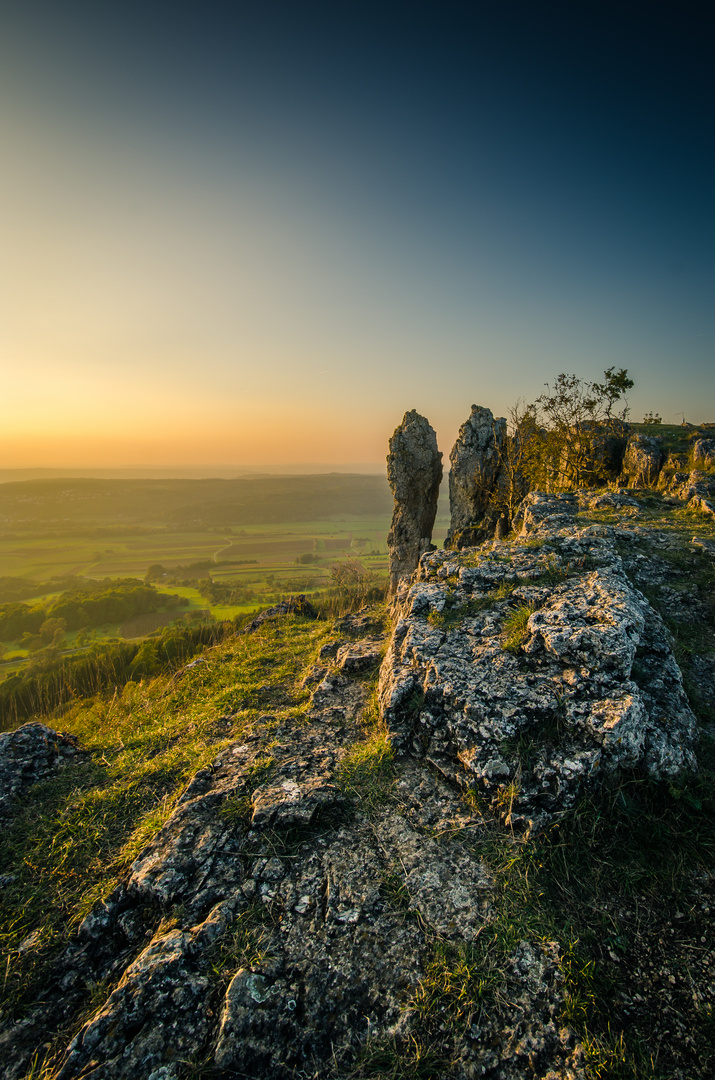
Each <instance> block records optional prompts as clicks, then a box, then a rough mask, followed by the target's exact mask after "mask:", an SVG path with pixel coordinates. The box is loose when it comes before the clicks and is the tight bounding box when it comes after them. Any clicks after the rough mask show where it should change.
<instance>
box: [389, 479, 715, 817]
mask: <svg viewBox="0 0 715 1080" xmlns="http://www.w3.org/2000/svg"><path fill="white" fill-rule="evenodd" d="M577 505H578V504H577V500H576V498H575V497H574V496H571V495H546V494H544V493H543V492H531V494H530V495H529V496H528V497H527V499H526V500H525V506H524V510H523V514H522V531H521V536H520V537H519V538H518V539H517V540H516V541H514V542H513V543H509V544H500V543H498V542H495V543H494V544H493V546H492V548H491V550H488V551H487V550H485V548H484V547H483V548H482V549H480V550H479V551H478V552H475V551H469V552H465V553H462V552H454V551H439V552H433V553H431V554H429V555H426V556H425V557H424V558H423V559H422V562H421V563H420V569H419V571H418V574H417V579H416V580H415V581H414V583H413V584H412V585H411V586H410V587H409V588H408V587H406V586H405V587H403V588H402V589H401V591H400V592H399V593H398V596H397V598H396V603H395V615H396V626H395V629H394V632H393V636H392V640H391V642H390V646H389V649H388V652H387V655H386V658H385V660H384V662H383V665H382V669H381V673H380V686H379V699H380V709H381V714H382V717H383V719H384V721H385V723H386V725H387V727H388V730H389V732H390V738H391V741H392V744H393V746H394V747H395V749H397V750H401V751H403V752H408V753H410V754H412V755H414V756H415V757H417V758H419V759H425V758H426V759H427V761H429V762H431V763H432V765H433V766H434V767H435V768H437V769H438V770H439V771H440V772H442V773H443V775H445V776H450V777H451V778H452V779H453V780H454V781H456V783H458V784H459V785H460V786H461V787H462V788H464V789H466V790H469V791H473V792H474V793H476V794H478V795H479V796H481V797H482V798H483V799H485V800H486V802H487V803H489V805H490V806H491V807H492V810H493V811H494V812H495V813H496V814H497V816H498V817H500V818H501V819H502V820H503V821H504V822H505V824H508V825H511V826H512V827H514V828H521V829H524V830H537V829H541V828H544V827H546V826H547V825H549V824H550V823H551V822H552V821H553V820H555V819H556V818H558V817H559V816H560V815H561V814H563V812H564V811H565V810H568V809H569V808H570V807H572V806H573V805H574V804H575V802H576V800H577V798H578V797H579V796H580V795H581V794H582V793H583V791H584V790H585V789H586V788H587V787H588V786H589V785H592V784H595V783H597V782H598V779H599V778H600V777H601V776H607V775H609V774H610V775H614V774H618V773H620V772H623V771H627V770H630V769H633V768H638V769H642V770H644V771H645V772H646V773H648V774H649V775H651V776H653V777H656V778H665V779H672V778H674V777H676V776H677V775H678V774H679V773H681V772H688V771H692V770H694V769H695V767H696V761H695V755H694V747H695V743H696V738H697V724H696V719H695V716H694V714H693V713H692V711H691V709H690V706H689V704H688V701H687V698H686V695H685V692H684V688H683V680H682V675H681V672H680V669H679V667H678V665H677V663H676V660H675V657H674V654H673V647H672V639H671V637H670V635H669V633H668V631H667V629H666V627H665V626H664V624H663V621H662V619H661V618H660V616H659V615H658V614H657V613H656V611H655V610H654V609H653V608H652V607H651V606H650V604H649V603H648V601H647V600H646V599H645V597H644V596H643V595H642V594H641V593H640V592H638V590H637V589H635V588H634V587H633V586H632V585H631V584H630V582H629V580H628V578H627V576H626V574H625V571H624V568H623V564H622V560H621V557H620V555H619V554H618V551H617V548H616V533H615V531H614V529H613V528H612V527H610V526H601V525H591V526H588V527H586V528H581V527H580V526H579V523H578V520H577V518H576V517H575V511H576V509H577Z"/></svg>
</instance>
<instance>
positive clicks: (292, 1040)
mask: <svg viewBox="0 0 715 1080" xmlns="http://www.w3.org/2000/svg"><path fill="white" fill-rule="evenodd" d="M360 626H363V627H365V628H368V627H369V629H370V630H372V631H373V632H374V630H375V629H377V627H378V626H379V620H376V619H374V618H371V617H370V613H369V612H361V613H358V615H357V616H351V617H348V622H347V623H346V624H345V629H346V630H350V631H352V632H353V633H355V632H356V628H358V627H360ZM375 644H376V642H375V641H374V640H370V639H369V638H368V639H364V640H362V641H360V640H358V641H355V640H354V639H353V640H352V641H347V642H346V641H345V640H344V639H342V640H341V639H340V637H338V639H337V641H335V642H333V656H332V658H327V665H328V666H327V669H326V670H327V674H326V675H325V677H324V678H323V679H322V681H321V682H319V683H318V684H317V685H316V688H315V691H314V693H313V697H312V704H311V707H310V710H309V713H308V716H307V717H305V718H297V719H296V720H295V722H290V721H286V722H284V723H282V724H281V725H279V726H276V725H275V723H271V720H272V718H271V717H268V716H266V717H263V718H261V722H259V729H258V730H257V731H256V732H255V733H254V734H252V735H250V736H249V737H248V738H247V739H245V740H244V741H243V742H241V743H237V744H233V745H231V746H229V747H227V748H226V749H225V750H223V751H222V752H221V753H220V754H219V755H218V756H217V758H216V759H215V761H214V763H213V765H212V766H211V767H210V768H206V769H202V770H200V771H199V772H198V773H196V775H195V776H194V778H193V779H192V781H191V782H190V784H189V785H188V786H187V788H186V790H185V791H184V793H183V795H182V797H181V798H180V800H179V802H178V804H177V806H176V808H175V810H174V812H173V813H172V815H171V816H170V818H169V819H168V820H167V822H166V824H165V825H164V827H163V828H162V829H161V830H160V831H159V833H158V834H157V836H156V837H155V838H154V839H153V840H152V841H151V842H150V843H149V844H148V845H147V846H146V848H145V849H144V851H143V852H141V854H140V855H139V856H138V858H137V859H136V860H135V862H134V864H133V865H132V867H131V870H130V872H129V874H128V875H127V877H126V878H125V880H124V881H123V882H122V883H121V884H120V886H119V887H118V888H117V889H116V890H115V891H114V893H113V894H112V895H110V896H109V897H107V899H106V900H105V901H103V902H102V903H99V904H97V905H96V906H95V908H94V909H93V911H92V912H91V913H90V915H89V916H88V917H87V918H86V919H85V920H84V922H83V924H82V925H81V927H80V930H79V933H78V936H77V939H76V941H75V942H74V943H73V944H72V945H71V946H70V948H69V949H68V951H67V952H66V954H65V955H64V956H63V957H62V961H61V964H60V965H59V967H58V972H57V981H56V983H51V984H50V985H48V986H47V987H46V991H45V993H44V995H43V996H44V1000H43V1002H42V1003H41V1004H38V1006H37V1008H36V1010H34V1011H30V1013H29V1014H28V1015H27V1016H25V1018H24V1019H23V1020H22V1021H20V1022H19V1023H16V1024H14V1025H7V1024H6V1025H5V1026H4V1028H2V1029H0V1060H1V1061H2V1064H0V1076H2V1077H3V1080H19V1078H20V1077H23V1076H24V1075H25V1074H26V1072H27V1070H28V1068H29V1067H30V1063H31V1061H32V1059H33V1057H34V1055H35V1053H36V1051H37V1050H38V1048H39V1049H40V1057H42V1054H43V1053H44V1047H45V1046H46V1045H47V1044H48V1042H49V1040H52V1039H53V1038H54V1039H55V1040H56V1041H55V1045H60V1046H61V1039H60V1035H59V1033H60V1032H61V1031H62V1029H63V1028H65V1027H66V1026H67V1019H68V1017H71V1016H73V1015H75V1013H76V1011H77V1009H78V1008H80V1007H81V1006H82V1003H83V1002H85V1001H86V998H87V995H88V994H89V993H90V991H91V989H92V988H93V987H96V986H97V984H98V983H100V982H104V983H105V984H106V986H107V991H106V999H105V1000H104V1002H103V1003H102V1002H100V1003H99V1004H98V1005H97V1006H95V1009H94V1012H93V1013H92V1014H90V1016H89V1018H88V1019H87V1020H86V1022H85V1023H84V1024H83V1026H82V1027H81V1028H80V1030H78V1031H77V1032H76V1034H75V1035H74V1037H73V1038H72V1039H71V1041H70V1042H69V1044H68V1045H67V1046H66V1047H65V1048H64V1049H60V1050H59V1052H58V1053H55V1054H54V1059H53V1066H54V1067H53V1075H55V1076H56V1077H57V1078H58V1080H80V1078H87V1080H88V1078H90V1077H92V1078H97V1080H99V1078H102V1080H109V1078H110V1077H111V1078H112V1080H114V1078H115V1077H116V1078H120V1080H124V1078H126V1080H129V1078H136V1077H146V1078H153V1080H179V1078H183V1077H185V1076H186V1075H188V1074H187V1072H186V1069H187V1067H188V1066H187V1063H189V1062H190V1063H194V1065H193V1066H192V1067H195V1065H196V1063H202V1064H201V1067H202V1068H208V1069H209V1070H210V1071H211V1074H212V1075H215V1076H217V1077H227V1078H228V1077H231V1076H235V1075H250V1076H256V1077H262V1078H263V1077H265V1078H268V1080H271V1078H276V1080H279V1078H280V1080H288V1078H289V1077H295V1076H296V1075H301V1074H302V1075H309V1076H312V1077H315V1078H325V1080H328V1078H335V1077H338V1076H341V1075H343V1074H344V1072H345V1071H346V1069H347V1068H349V1066H350V1063H351V1062H352V1061H354V1058H355V1055H356V1054H357V1053H359V1052H360V1050H361V1049H364V1048H365V1047H366V1046H367V1045H368V1043H370V1042H374V1041H375V1040H380V1039H387V1040H396V1041H397V1042H400V1041H402V1042H405V1043H406V1044H407V1045H409V1040H410V1039H411V1037H412V1033H413V1032H418V1029H419V1023H420V1020H419V1013H418V1011H416V1010H414V1009H413V1008H412V1006H411V1002H412V1000H413V998H414V995H415V993H416V992H417V990H418V987H419V983H420V980H421V979H422V978H423V977H424V975H425V964H426V962H428V961H429V958H430V957H431V955H432V948H433V941H434V940H435V937H437V938H438V939H439V940H440V941H441V942H443V943H447V942H451V943H453V945H454V946H455V947H456V946H458V945H459V944H460V943H462V944H463V945H464V946H465V947H467V946H469V945H471V944H472V943H474V942H476V940H477V939H478V936H479V933H480V931H481V929H482V928H483V927H484V926H486V925H488V923H489V920H490V918H491V915H492V904H491V897H492V893H493V886H494V883H493V880H492V876H491V874H490V872H489V871H488V870H487V868H486V866H485V864H484V863H483V862H482V860H481V859H480V857H479V855H478V853H477V842H478V841H479V838H480V837H481V836H483V835H484V830H485V827H486V826H485V822H484V820H483V818H482V817H481V815H479V814H475V813H474V812H473V811H472V810H471V809H470V808H469V806H468V805H467V804H466V803H465V802H464V800H463V798H462V797H461V796H460V794H459V790H458V788H457V787H455V786H454V785H453V784H452V783H450V782H448V781H447V780H445V779H444V778H443V777H442V776H441V775H440V773H439V772H438V771H434V770H433V769H432V768H430V767H425V763H424V762H423V761H416V760H414V759H413V758H411V757H409V756H408V757H405V758H404V759H403V760H401V761H399V762H397V763H396V776H395V782H394V786H393V788H392V794H391V795H390V797H389V799H388V801H387V802H386V803H385V804H384V805H383V808H382V811H381V813H380V814H379V815H377V816H374V815H373V816H370V815H365V814H364V813H362V812H361V810H360V805H359V803H358V804H357V805H356V804H355V803H354V800H352V798H351V796H350V795H349V794H347V793H346V791H345V790H344V789H343V788H342V787H341V784H340V780H339V777H340V772H339V767H340V762H341V760H342V759H343V757H344V754H345V751H346V747H348V746H349V745H350V744H351V743H354V742H355V740H356V739H357V740H360V738H361V737H362V736H361V731H360V727H359V724H358V719H359V716H360V714H361V710H362V709H363V708H364V706H365V702H366V693H367V685H366V684H365V682H364V681H363V680H362V677H361V675H358V676H357V677H356V678H352V679H351V678H349V677H347V676H346V675H345V673H344V672H341V671H340V670H339V667H338V663H339V661H338V659H337V658H338V657H339V656H340V655H341V651H342V650H345V649H346V648H349V649H353V650H354V649H356V648H357V647H358V646H362V647H364V650H365V652H366V653H371V650H373V649H374V647H375ZM342 655H343V656H344V655H346V654H345V653H342ZM261 723H262V724H263V726H264V727H269V728H270V746H269V747H267V746H266V743H267V741H268V738H267V736H266V735H263V734H261V726H260V725H261ZM507 983H508V985H507V989H508V994H509V1000H508V1002H506V1003H504V1004H502V1005H501V1006H499V1007H498V1008H497V1007H495V1008H494V1009H493V1010H491V1011H490V1013H489V1015H486V1014H485V1013H483V1012H480V1013H479V1014H477V1013H475V1014H474V1016H473V1019H472V1021H470V1022H469V1023H468V1024H467V1027H466V1029H465V1032H464V1034H463V1035H460V1036H459V1039H458V1041H457V1043H456V1044H455V1045H453V1046H451V1048H450V1051H449V1052H450V1054H451V1056H452V1057H453V1059H454V1061H455V1062H457V1064H456V1065H455V1070H454V1075H455V1076H456V1077H461V1078H463V1080H468V1078H471V1077H473V1076H486V1077H492V1078H494V1080H497V1078H498V1080H512V1078H513V1080H516V1078H517V1077H521V1076H523V1075H524V1069H525V1068H527V1066H528V1067H532V1066H535V1064H536V1063H538V1068H539V1069H541V1070H542V1071H541V1075H546V1074H547V1073H548V1074H549V1075H550V1076H552V1077H555V1078H562V1080H567V1078H571V1080H574V1078H576V1080H580V1078H582V1075H583V1074H582V1071H581V1068H580V1058H581V1054H580V1050H579V1048H578V1045H577V1044H576V1041H575V1039H574V1038H573V1036H572V1035H571V1034H570V1033H569V1032H567V1031H566V1030H564V1029H563V1028H562V1026H561V1025H559V1024H558V1022H557V1018H558V1012H559V1009H560V1007H561V1005H562V1004H563V1000H564V993H563V977H562V975H561V972H560V967H559V955H558V947H557V946H556V945H555V944H553V943H551V944H548V943H547V944H546V945H543V944H535V943H530V942H528V941H523V942H521V944H520V945H519V946H518V948H517V949H516V951H515V953H514V955H513V959H512V961H511V966H510V968H509V972H508V978H507ZM85 1007H86V1006H85ZM549 1070H551V1071H550V1072H549Z"/></svg>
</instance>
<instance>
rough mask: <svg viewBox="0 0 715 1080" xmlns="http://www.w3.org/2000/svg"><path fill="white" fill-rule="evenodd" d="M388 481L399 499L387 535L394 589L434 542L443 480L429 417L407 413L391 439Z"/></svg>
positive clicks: (396, 501) (391, 581)
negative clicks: (440, 486)
mask: <svg viewBox="0 0 715 1080" xmlns="http://www.w3.org/2000/svg"><path fill="white" fill-rule="evenodd" d="M389 446H390V452H389V454H388V455H387V479H388V481H389V483H390V489H391V491H392V494H393V496H394V499H395V508H394V511H393V514H392V525H391V527H390V532H389V534H388V537H387V546H388V550H389V552H390V590H391V591H392V592H394V590H395V589H396V588H397V585H398V583H399V582H400V581H401V580H402V579H403V578H405V577H409V575H410V574H411V573H412V572H413V571H414V569H415V568H416V566H417V563H418V562H419V559H420V555H422V553H423V552H424V551H427V550H428V549H429V547H430V545H431V541H432V527H433V525H434V519H435V515H436V513H437V499H438V497H439V485H440V482H441V480H442V455H441V453H440V452H439V450H438V449H437V436H436V434H435V432H434V429H433V428H432V427H431V426H430V424H429V422H428V421H427V420H426V419H425V417H424V416H420V414H419V413H418V412H416V411H415V410H414V409H412V410H410V412H406V413H405V415H404V417H403V420H402V423H401V424H400V426H399V427H398V428H396V429H395V431H394V433H393V435H392V438H391V439H390V444H389Z"/></svg>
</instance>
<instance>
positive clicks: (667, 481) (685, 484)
mask: <svg viewBox="0 0 715 1080" xmlns="http://www.w3.org/2000/svg"><path fill="white" fill-rule="evenodd" d="M658 487H659V488H660V489H661V490H662V491H663V492H664V493H665V494H666V495H672V496H674V497H675V498H676V499H682V500H683V501H684V502H689V501H690V500H691V499H694V498H698V499H710V498H712V497H713V496H715V477H714V476H709V475H708V474H707V473H704V472H701V471H700V470H699V469H693V470H692V472H689V473H688V472H672V473H666V472H661V474H660V477H659V479H658Z"/></svg>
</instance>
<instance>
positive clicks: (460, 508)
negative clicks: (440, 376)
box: [445, 405, 507, 548]
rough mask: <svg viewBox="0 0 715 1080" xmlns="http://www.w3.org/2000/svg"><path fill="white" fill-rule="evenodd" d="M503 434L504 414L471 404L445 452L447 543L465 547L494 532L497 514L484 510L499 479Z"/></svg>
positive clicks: (502, 454)
mask: <svg viewBox="0 0 715 1080" xmlns="http://www.w3.org/2000/svg"><path fill="white" fill-rule="evenodd" d="M506 437H507V435H506V420H505V419H504V417H501V416H500V417H497V418H496V419H495V417H494V415H493V414H492V411H491V409H485V408H483V407H482V406H480V405H472V411H471V413H470V415H469V418H468V419H467V420H465V422H464V423H463V424H462V426H461V428H460V429H459V435H458V436H457V441H456V443H455V444H454V446H453V448H452V452H451V454H450V455H449V460H450V464H451V468H450V473H449V507H450V519H451V520H450V526H449V533H448V535H447V540H446V541H445V545H446V546H447V547H452V548H461V547H468V546H471V545H474V544H475V543H479V542H480V541H481V540H484V539H486V537H487V535H492V534H493V533H494V528H495V526H496V520H497V516H498V515H493V514H492V515H491V516H490V515H488V514H487V511H488V509H489V501H490V497H491V495H492V493H493V492H494V490H495V488H496V487H497V485H498V483H499V475H500V471H501V468H502V463H503V456H504V446H505V443H506ZM485 518H486V519H487V520H485Z"/></svg>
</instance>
